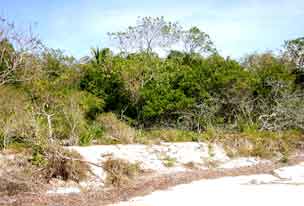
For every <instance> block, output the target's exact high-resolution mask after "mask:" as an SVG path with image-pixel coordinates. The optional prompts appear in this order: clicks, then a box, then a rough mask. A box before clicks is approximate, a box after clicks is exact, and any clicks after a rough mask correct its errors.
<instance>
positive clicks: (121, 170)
mask: <svg viewBox="0 0 304 206" xmlns="http://www.w3.org/2000/svg"><path fill="white" fill-rule="evenodd" d="M103 168H104V169H105V170H106V171H107V179H106V183H107V184H109V185H114V186H117V187H120V186H123V185H126V184H129V183H130V181H131V180H132V179H133V178H134V177H135V176H136V175H138V174H140V173H141V172H142V171H141V169H140V165H139V164H138V163H130V162H128V161H126V160H123V159H113V158H112V157H110V158H109V159H108V160H106V161H105V162H104V163H103Z"/></svg>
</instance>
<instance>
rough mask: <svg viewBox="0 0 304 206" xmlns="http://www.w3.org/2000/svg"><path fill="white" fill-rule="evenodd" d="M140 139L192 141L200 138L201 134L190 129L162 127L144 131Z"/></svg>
mask: <svg viewBox="0 0 304 206" xmlns="http://www.w3.org/2000/svg"><path fill="white" fill-rule="evenodd" d="M141 139H146V140H150V141H153V142H157V141H158V142H160V141H164V142H193V141H199V140H202V136H201V134H199V133H196V132H192V131H186V130H178V129H170V128H166V129H165V128H163V129H154V130H150V131H144V132H143V133H142V137H141Z"/></svg>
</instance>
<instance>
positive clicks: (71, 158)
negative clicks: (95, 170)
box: [44, 148, 90, 182]
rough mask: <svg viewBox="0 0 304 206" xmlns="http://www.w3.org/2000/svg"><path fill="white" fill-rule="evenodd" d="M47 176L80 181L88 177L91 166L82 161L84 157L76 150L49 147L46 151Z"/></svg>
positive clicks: (48, 178)
mask: <svg viewBox="0 0 304 206" xmlns="http://www.w3.org/2000/svg"><path fill="white" fill-rule="evenodd" d="M45 158H46V160H47V163H46V165H45V168H44V171H45V177H46V179H47V180H48V181H49V180H50V179H51V178H59V179H62V180H65V181H67V180H72V181H75V182H80V181H82V180H85V179H86V178H87V177H88V172H89V171H90V170H89V166H88V165H87V164H86V163H85V162H83V161H82V157H81V156H80V154H79V153H77V152H75V151H69V150H64V149H59V148H55V149H54V148H52V149H49V150H48V151H47V153H46V157H45Z"/></svg>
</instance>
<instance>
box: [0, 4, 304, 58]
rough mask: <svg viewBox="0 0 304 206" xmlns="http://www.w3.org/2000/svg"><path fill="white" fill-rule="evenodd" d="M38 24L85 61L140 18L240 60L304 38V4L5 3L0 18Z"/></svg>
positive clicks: (51, 42) (49, 40) (45, 35)
mask: <svg viewBox="0 0 304 206" xmlns="http://www.w3.org/2000/svg"><path fill="white" fill-rule="evenodd" d="M1 15H2V16H5V17H6V18H8V19H9V20H11V21H14V22H15V23H16V25H20V26H24V25H29V24H31V25H33V27H34V29H33V30H34V31H35V32H36V33H38V34H39V36H40V38H41V39H42V41H43V42H44V43H45V44H46V45H47V46H48V47H51V48H55V49H61V50H63V51H65V52H66V53H67V54H70V55H74V56H76V57H82V56H85V55H88V54H89V50H90V48H91V47H96V46H98V47H111V46H112V44H111V42H110V41H109V38H108V37H107V32H115V31H122V30H124V29H125V28H127V27H128V26H130V25H134V24H135V23H136V19H137V18H138V17H139V16H153V17H156V16H164V17H165V19H166V20H168V21H177V22H179V23H180V24H181V25H182V26H183V27H185V28H188V27H191V26H198V27H199V28H200V29H201V30H202V31H204V32H206V33H208V34H209V35H210V37H211V39H212V40H213V42H214V43H215V46H216V48H217V49H218V50H219V52H220V54H221V55H223V56H230V57H233V58H241V57H242V56H244V55H246V54H249V53H253V52H265V51H269V50H271V51H274V52H277V51H279V50H280V49H281V48H282V45H283V44H284V41H285V40H288V39H294V38H297V37H302V36H304V0H213V1H211V0H186V1H185V0H184V1H179V0H153V1H144V0H0V16H1Z"/></svg>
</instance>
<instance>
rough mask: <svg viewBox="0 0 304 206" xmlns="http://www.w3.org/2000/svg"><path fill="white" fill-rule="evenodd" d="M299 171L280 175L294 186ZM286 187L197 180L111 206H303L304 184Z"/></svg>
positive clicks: (273, 182) (259, 180) (267, 181)
mask: <svg viewBox="0 0 304 206" xmlns="http://www.w3.org/2000/svg"><path fill="white" fill-rule="evenodd" d="M303 168H304V166H303V165H299V166H297V167H289V168H285V169H284V171H286V174H287V175H288V176H289V177H291V179H292V182H293V183H295V182H298V181H299V180H298V179H297V178H298V176H299V175H301V174H302V175H303V173H302V171H303ZM298 169H300V170H298ZM289 171H292V172H291V173H289ZM289 183H290V182H288V181H282V180H280V179H278V178H276V177H274V176H272V175H266V174H265V175H252V176H239V177H224V178H219V179H216V180H201V181H196V182H193V183H190V184H185V185H179V186H176V187H173V188H171V189H168V190H166V191H156V192H154V193H152V194H150V195H147V196H145V197H137V198H134V199H132V200H130V201H128V202H121V203H118V204H115V205H113V206H131V205H132V206H168V205H174V206H179V205H180V206H184V205H187V206H203V205H212V206H224V205H228V206H229V205H233V206H244V205H246V206H257V205H261V206H264V205H265V206H269V205H275V206H281V205H282V206H283V205H284V206H285V205H292V206H296V205H303V194H304V184H299V185H295V184H289Z"/></svg>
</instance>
